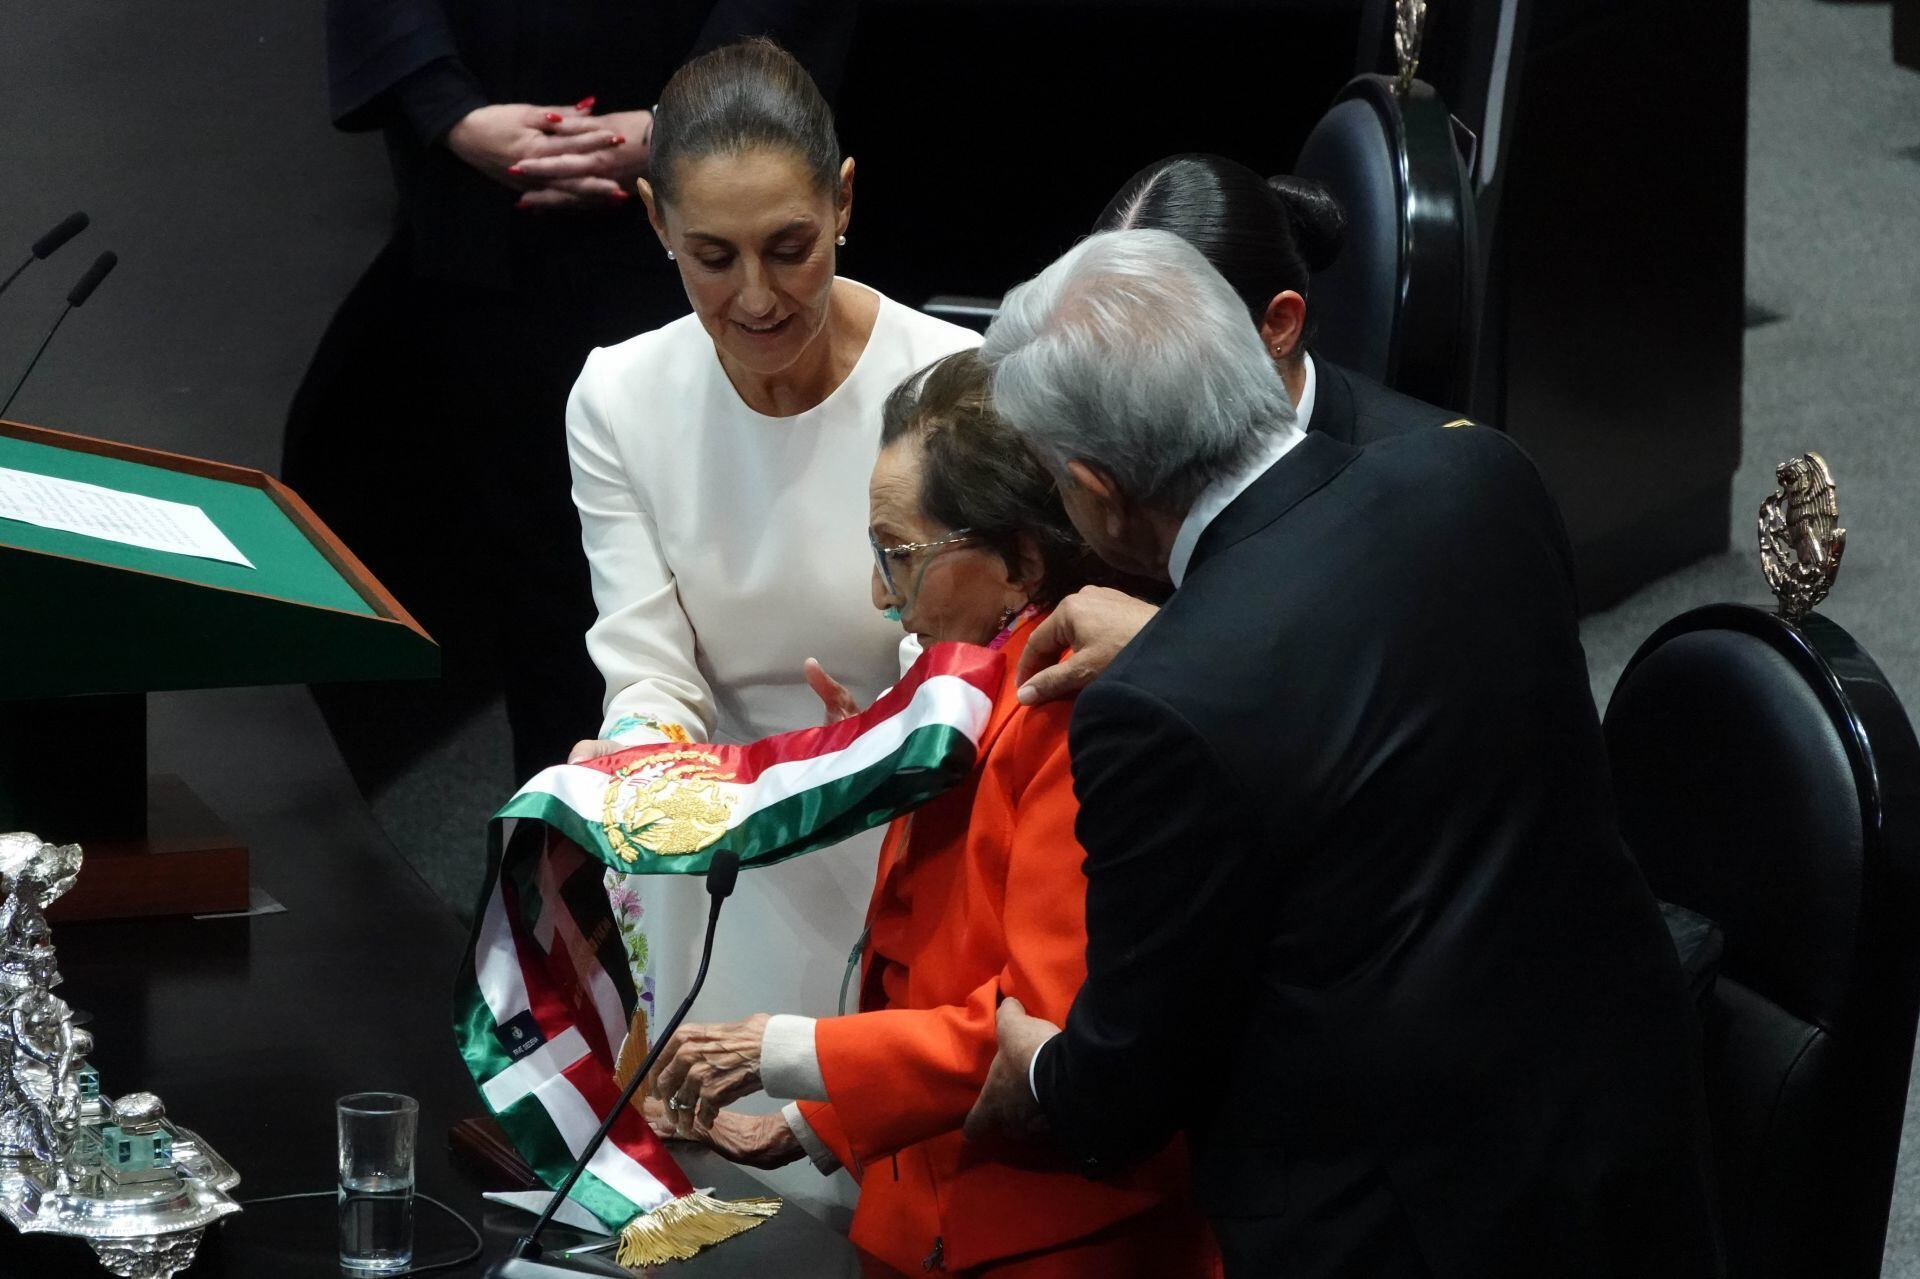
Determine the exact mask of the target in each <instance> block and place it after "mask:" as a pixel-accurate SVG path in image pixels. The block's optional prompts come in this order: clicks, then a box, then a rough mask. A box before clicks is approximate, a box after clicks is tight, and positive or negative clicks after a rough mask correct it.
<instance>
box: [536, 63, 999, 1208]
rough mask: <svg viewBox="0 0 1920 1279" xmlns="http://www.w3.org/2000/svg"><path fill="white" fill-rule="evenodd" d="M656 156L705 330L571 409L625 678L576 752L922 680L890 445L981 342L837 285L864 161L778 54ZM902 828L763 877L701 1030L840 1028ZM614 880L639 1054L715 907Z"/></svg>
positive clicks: (699, 1009)
mask: <svg viewBox="0 0 1920 1279" xmlns="http://www.w3.org/2000/svg"><path fill="white" fill-rule="evenodd" d="M652 148H653V149H652V159H651V167H650V169H649V170H648V176H647V177H646V178H645V179H642V180H641V181H639V182H638V183H637V184H636V188H637V192H638V194H639V196H640V199H641V201H642V202H643V203H644V204H645V206H646V210H647V216H648V219H649V221H650V223H651V225H652V230H653V233H654V235H655V236H657V237H658V239H659V243H660V250H661V252H662V253H664V254H665V255H666V257H668V258H669V259H671V260H672V262H673V264H674V266H675V267H676V268H677V269H678V271H679V274H680V281H681V284H682V285H683V287H684V288H685V290H686V295H687V300H688V301H689V302H690V303H691V304H692V310H693V313H692V314H690V315H686V316H683V317H682V318H680V319H678V320H675V321H673V322H672V323H670V324H667V325H665V326H664V327H661V328H658V329H655V330H653V331H651V332H648V333H642V334H640V335H639V336H638V337H635V338H631V339H629V340H628V341H625V342H622V343H620V344H618V345H616V346H610V347H605V348H601V349H599V350H596V351H594V352H593V353H592V355H590V356H589V357H588V359H587V362H586V367H585V368H584V369H582V370H581V373H580V378H579V381H578V382H577V384H576V385H575V386H574V390H573V397H572V400H571V402H570V403H569V405H568V409H567V441H568V451H569V456H570V458H571V460H572V465H573V498H574V504H575V506H576V507H578V509H579V513H580V524H581V535H582V540H583V542H584V544H585V547H586V553H587V561H588V565H589V567H590V569H591V574H592V580H593V593H594V601H595V604H596V605H597V607H598V612H599V617H598V620H596V621H595V622H594V624H593V627H592V629H591V630H589V631H588V632H587V649H588V651H589V653H590V654H591V655H592V657H593V660H594V662H595V663H596V664H597V665H598V667H599V669H600V673H601V675H602V676H603V677H604V678H605V680H606V700H605V703H604V717H603V720H602V723H601V726H600V728H599V730H598V733H597V736H595V737H594V738H592V739H590V740H587V741H583V742H580V743H579V744H578V745H577V746H575V747H574V749H573V753H572V758H573V759H575V760H579V759H584V758H589V757H592V756H595V755H602V754H608V753H611V752H612V751H615V750H618V749H620V748H622V747H623V746H631V745H637V744H640V743H642V742H649V741H662V740H682V741H684V740H689V739H690V740H695V741H708V740H718V741H752V740H755V739H757V738H761V737H765V736H768V735H769V734H772V733H776V732H780V731H783V730H787V729H793V728H800V727H803V726H805V725H807V724H811V723H816V722H818V719H819V705H820V704H819V700H818V698H817V697H816V695H815V693H814V691H812V689H810V688H809V680H813V681H816V682H818V684H820V685H823V686H824V685H825V684H827V683H828V681H827V680H826V677H825V675H824V674H823V673H821V671H820V670H819V668H818V667H817V666H815V667H811V668H809V669H810V673H809V674H803V664H804V663H806V662H807V660H808V659H810V658H815V657H817V658H819V659H820V660H821V662H823V663H824V664H825V665H826V667H827V668H828V669H831V670H832V671H833V672H834V673H835V674H836V675H838V676H839V677H840V679H842V680H844V681H845V682H846V685H847V690H846V691H847V693H849V694H850V695H851V696H852V697H853V698H854V699H856V700H857V701H859V702H860V703H861V704H863V705H864V704H866V703H867V702H870V701H871V700H872V699H873V698H874V697H875V696H877V695H878V694H879V693H880V692H881V691H882V690H883V689H885V688H886V687H887V686H889V685H890V684H892V683H893V682H894V681H895V680H897V679H898V678H899V674H900V669H899V659H898V648H899V644H900V632H899V629H898V628H897V627H896V626H893V625H891V624H890V623H889V622H888V621H887V620H886V619H885V618H883V617H882V616H881V615H880V614H879V613H877V612H875V611H874V608H873V605H872V604H871V603H870V602H869V600H868V598H867V593H866V591H865V590H864V589H863V588H862V583H863V582H865V581H866V579H867V576H868V573H869V570H870V569H871V567H872V552H871V548H870V544H869V542H868V531H867V523H866V506H867V503H866V483H867V473H868V471H869V469H870V468H871V466H872V462H873V440H874V435H875V432H876V430H877V428H878V424H879V422H880V416H881V407H882V405H883V404H884V403H885V401H886V398H887V396H888V395H889V394H890V393H891V392H892V390H893V388H894V387H895V386H897V385H898V384H899V383H900V382H901V381H902V380H903V379H905V378H906V376H907V375H908V374H910V373H912V372H913V371H914V370H916V369H919V368H922V367H924V366H926V365H927V364H929V363H931V362H932V361H934V360H937V359H939V358H941V357H942V356H946V355H950V354H952V353H953V352H955V351H958V350H961V349H964V348H970V347H973V346H976V345H978V343H979V341H980V338H979V335H978V334H975V333H972V332H970V331H968V330H966V329H963V328H960V327H958V326H955V325H951V324H947V323H945V322H944V321H941V320H937V319H934V318H933V317H931V316H927V315H923V314H921V313H919V312H917V311H915V310H912V309H911V308H909V307H905V306H902V305H900V304H899V303H897V302H894V301H892V300H890V299H888V298H885V297H882V296H881V295H880V294H878V293H876V292H875V291H874V290H872V289H870V288H868V287H866V286H865V285H862V284H856V283H854V282H853V281H852V280H849V279H846V278H845V277H843V276H841V275H839V274H838V265H839V249H840V246H842V245H844V244H845V243H846V242H847V238H848V235H849V225H850V219H851V216H852V212H853V171H854V164H853V161H852V160H851V159H849V158H844V157H842V155H841V153H840V144H839V140H838V138H837V136H836V134H835V130H834V121H833V113H832V111H831V109H830V108H829V107H828V106H827V103H826V101H825V100H824V99H823V98H822V97H821V95H820V91H819V89H818V88H816V87H815V85H814V82H813V80H812V78H811V77H809V76H808V74H807V72H806V70H805V69H804V68H803V67H802V66H801V65H800V63H798V62H797V61H795V60H794V59H793V58H792V57H791V56H790V55H789V54H787V53H786V52H785V51H784V50H782V49H781V48H780V47H779V46H777V45H775V44H773V43H772V42H771V41H768V40H764V39H754V40H746V41H742V42H739V43H736V44H730V45H726V46H723V47H721V48H719V49H716V50H714V51H713V52H711V53H708V54H705V55H703V56H701V57H698V58H695V59H694V60H692V61H691V62H688V63H687V64H686V65H685V66H683V67H681V68H680V70H679V71H677V72H676V73H675V74H674V76H673V78H672V79H671V80H670V81H669V82H668V83H667V86H666V88H665V89H664V90H663V91H662V93H661V96H660V103H659V106H658V108H657V109H656V111H655V113H654V123H653V137H652ZM879 838H880V837H879V832H873V833H871V835H870V836H868V837H862V838H857V839H855V840H851V841H848V845H845V846H843V847H842V848H841V849H839V850H836V851H833V852H826V853H821V854H817V855H815V856H812V857H805V858H799V859H796V860H794V861H790V862H787V863H785V864H784V865H781V866H778V867H774V868H770V869H767V870H763V871H756V872H755V873H754V874H752V875H744V876H742V877H741V879H740V884H739V887H738V889H737V890H736V891H735V893H734V896H733V899H732V901H731V903H730V904H729V905H728V908H727V922H726V927H725V929H724V930H723V933H722V937H723V945H724V946H725V948H726V957H725V962H723V963H716V964H715V965H714V966H713V972H712V976H711V978H710V979H709V980H708V982H707V984H706V987H705V990H704V992H703V993H702V995H701V997H700V1000H699V1002H698V1004H697V1005H696V1006H695V1009H694V1014H693V1015H694V1017H695V1018H696V1019H697V1020H701V1021H727V1020H730V1019H733V1018H738V1017H743V1016H745V1015H747V1014H749V1013H753V1012H756V1011H758V1010H759V1009H762V1008H769V1007H771V1008H785V1009H791V1010H792V1011H794V1012H799V1013H809V1014H824V1013H828V1012H831V1011H832V1009H833V1007H834V1002H835V997H836V995H837V993H838V991H839V988H840V981H841V975H842V973H843V972H844V970H845V968H846V964H847V951H848V948H849V947H851V946H852V945H853V944H854V941H855V939H857V938H858V937H859V936H860V927H861V921H862V918H863V914H864V907H865V905H866V903H867V899H868V897H869V895H870V894H871V892H872V889H873V879H874V867H875V863H876V860H877V857H878V849H879ZM611 891H612V894H613V900H614V905H615V915H616V918H617V920H618V921H619V923H620V927H621V931H622V933H623V934H624V935H625V937H626V941H627V949H628V952H629V955H630V956H631V957H632V959H633V961H634V967H635V970H636V972H635V982H636V986H637V987H638V989H639V992H640V1000H641V1002H640V1017H639V1018H637V1019H636V1022H637V1024H636V1026H635V1033H633V1034H632V1035H630V1037H629V1045H628V1046H629V1049H630V1050H633V1049H636V1048H638V1047H641V1046H643V1045H644V1043H645V1040H646V1039H647V1036H648V1033H649V1031H650V1029H651V1027H650V1026H649V1025H648V1024H647V1023H646V1018H648V1016H649V1014H650V1013H651V1012H652V1010H653V1009H655V1008H658V1007H659V1006H660V1005H661V1004H664V1005H665V1006H666V1007H668V1008H672V1007H673V1006H674V1005H675V1004H677V1003H678V1002H679V1001H680V999H682V998H683V997H684V995H685V993H686V991H687V989H688V987H689V985H690V984H691V982H692V978H693V972H694V968H695V963H696V961H697V959H698V955H699V949H700V937H701V932H702V927H703V925H704V923H705V920H706V894H705V891H704V889H703V887H702V885H701V882H700V881H699V880H698V879H697V878H683V877H679V876H665V875H639V876H630V877H626V878H625V879H624V880H623V881H622V882H619V883H616V884H614V885H612V889H611ZM807 1175H808V1176H809V1177H812V1174H811V1172H810V1171H809V1172H808V1174H807ZM843 1180H844V1179H843ZM817 1181H818V1178H817V1177H813V1182H815V1183H817ZM783 1188H785V1189H789V1190H792V1191H797V1192H798V1194H799V1195H800V1196H802V1197H807V1196H808V1195H810V1194H811V1195H813V1196H816V1197H817V1195H818V1194H819V1191H818V1189H817V1188H816V1187H814V1186H810V1185H809V1184H807V1183H805V1182H800V1183H798V1184H796V1185H793V1186H788V1187H783ZM851 1190H852V1187H851V1185H850V1184H843V1186H842V1188H841V1190H840V1191H839V1196H838V1197H839V1198H841V1199H842V1200H843V1201H850V1200H851Z"/></svg>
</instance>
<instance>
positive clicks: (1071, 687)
mask: <svg viewBox="0 0 1920 1279" xmlns="http://www.w3.org/2000/svg"><path fill="white" fill-rule="evenodd" d="M1159 611H1160V610H1159V609H1158V608H1155V607H1154V606H1153V605H1151V604H1149V603H1147V602H1146V601H1145V600H1140V599H1135V598H1134V597H1133V596H1131V595H1128V594H1127V593H1126V592H1124V591H1116V590H1114V589H1113V588H1111V587H1107V586H1088V587H1084V588H1083V589H1081V590H1078V591H1075V592H1074V593H1073V594H1071V595H1069V596H1067V598H1065V599H1064V600H1061V601H1060V606H1059V607H1058V608H1056V609H1054V610H1053V613H1052V614H1051V615H1050V616H1049V617H1048V618H1047V619H1046V620H1045V621H1044V622H1041V623H1040V625H1038V626H1036V627H1035V628H1034V631H1033V637H1032V638H1031V639H1029V640H1028V641H1027V647H1026V651H1025V652H1023V653H1021V655H1020V668H1019V670H1018V672H1017V673H1016V674H1017V676H1018V678H1019V680H1020V693H1019V697H1020V701H1021V702H1022V704H1024V705H1027V706H1032V705H1035V704H1037V703H1039V702H1051V701H1055V700H1057V699H1059V698H1063V697H1072V696H1073V695H1074V694H1076V693H1078V692H1079V691H1080V690H1081V689H1083V688H1085V687H1086V686H1087V685H1088V684H1090V683H1092V682H1093V677H1094V676H1096V675H1098V674H1099V673H1100V672H1101V671H1104V670H1106V669H1107V667H1108V665H1110V664H1111V663H1112V661H1113V659H1114V658H1115V657H1117V656H1118V655H1119V653H1120V650H1121V649H1123V648H1125V647H1126V646H1127V644H1128V643H1129V642H1130V641H1131V640H1132V639H1133V637H1134V636H1135V635H1138V634H1139V633H1140V628H1141V627H1143V626H1145V625H1146V624H1147V623H1148V622H1150V621H1152V620H1153V615H1154V614H1155V613H1158V612H1159ZM1069 649H1071V650H1072V652H1071V653H1069V654H1068V656H1067V657H1066V660H1064V661H1062V660H1061V656H1060V655H1061V654H1062V653H1066V652H1067V650H1069Z"/></svg>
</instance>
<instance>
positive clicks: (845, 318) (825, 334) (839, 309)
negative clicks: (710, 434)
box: [720, 280, 880, 417]
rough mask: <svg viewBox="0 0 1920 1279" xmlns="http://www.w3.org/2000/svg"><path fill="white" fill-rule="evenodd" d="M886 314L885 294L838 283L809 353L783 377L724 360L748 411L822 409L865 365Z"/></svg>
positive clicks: (785, 413)
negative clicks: (866, 353)
mask: <svg viewBox="0 0 1920 1279" xmlns="http://www.w3.org/2000/svg"><path fill="white" fill-rule="evenodd" d="M879 316H880V298H879V295H878V294H876V293H874V292H872V291H871V290H869V289H863V288H861V287H860V286H858V285H855V284H849V283H847V282H846V281H845V280H835V281H834V282H833V291H832V293H831V294H829V295H828V298H827V318H826V322H825V323H823V324H822V325H821V326H820V332H819V333H817V334H815V335H814V339H813V341H812V342H809V343H808V344H807V348H806V350H804V351H802V352H801V353H800V358H798V359H796V360H795V361H794V362H793V363H792V364H789V365H788V366H787V367H786V368H784V369H781V370H780V371H779V372H777V373H755V372H753V371H751V370H749V369H743V368H740V367H739V366H738V365H736V364H734V363H733V362H731V361H730V360H728V359H727V358H726V356H725V355H724V354H723V355H722V356H721V357H720V367H721V368H722V369H723V370H725V371H726V375H727V380H728V381H729V382H731V383H733V389H734V390H735V391H737V392H739V394H740V398H741V399H742V400H745V401H746V404H747V407H748V408H750V409H752V410H753V411H754V412H755V413H759V414H761V415H762V416H765V417H792V416H794V415H795V414H796V413H805V412H806V411H807V410H808V409H812V408H818V407H819V406H820V405H821V404H822V403H824V402H825V401H826V398H827V397H828V396H829V395H832V394H833V393H834V392H835V391H837V390H839V389H840V384H841V383H842V382H844V381H846V380H847V375H848V374H850V373H852V372H853V366H854V365H856V364H858V363H859V362H860V354H861V352H863V351H865V350H866V349H867V340H868V339H869V338H871V337H872V336H873V326H874V322H875V321H876V320H877V319H878V318H879Z"/></svg>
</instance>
